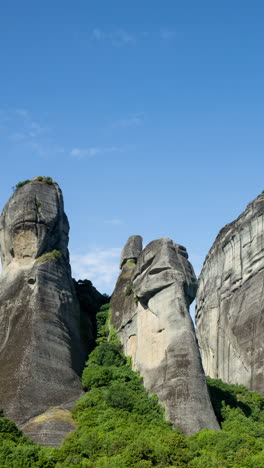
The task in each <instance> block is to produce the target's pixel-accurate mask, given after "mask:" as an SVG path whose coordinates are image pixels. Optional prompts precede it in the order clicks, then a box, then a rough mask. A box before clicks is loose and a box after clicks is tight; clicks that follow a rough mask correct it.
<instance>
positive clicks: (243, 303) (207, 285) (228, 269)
mask: <svg viewBox="0 0 264 468" xmlns="http://www.w3.org/2000/svg"><path fill="white" fill-rule="evenodd" d="M196 324H197V334H198V339H199V345H200V348H201V355H202V360H203V365H204V368H205V371H206V373H207V374H208V375H210V376H211V377H213V378H221V379H222V380H224V381H225V382H229V383H238V384H243V385H245V386H247V387H248V388H250V389H252V390H255V391H258V392H261V393H264V347H263V335H264V195H263V194H261V195H260V196H258V197H257V198H256V199H255V200H253V201H252V202H251V203H249V205H248V206H247V208H246V210H245V211H244V212H243V213H242V214H241V215H240V216H239V217H238V218H237V219H236V220H235V221H233V222H232V223H230V224H227V225H226V226H225V227H224V228H223V229H222V230H221V231H220V232H219V234H218V236H217V238H216V240H215V242H214V244H213V246H212V247H211V249H210V251H209V254H208V255H207V257H206V260H205V262H204V265H203V269H202V272H201V275H200V278H199V288H198V293H197V306H196Z"/></svg>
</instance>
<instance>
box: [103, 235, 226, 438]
mask: <svg viewBox="0 0 264 468" xmlns="http://www.w3.org/2000/svg"><path fill="white" fill-rule="evenodd" d="M131 246H132V247H131ZM141 246H142V239H141V237H140V236H132V237H130V238H129V240H128V243H127V244H126V246H125V247H124V249H123V252H122V256H121V268H122V270H121V273H120V275H119V278H118V280H117V284H116V288H115V291H114V293H113V295H112V299H111V304H112V314H111V322H112V324H113V325H114V326H115V328H116V329H117V331H118V335H119V337H120V339H121V342H122V344H123V347H124V351H125V354H126V355H128V356H131V357H132V361H133V366H134V368H135V369H136V370H138V371H139V372H140V374H141V375H142V377H143V379H144V385H145V387H146V388H147V389H148V390H149V391H150V393H156V394H157V395H158V397H159V401H160V402H161V403H163V404H164V406H165V408H166V413H167V417H168V419H169V420H170V421H172V422H173V424H174V426H175V427H178V428H180V429H182V430H183V431H184V432H185V434H188V435H189V434H192V433H194V432H197V431H199V430H200V429H202V428H205V427H208V428H211V429H218V423H217V421H216V418H215V415H214V412H213V409H212V406H211V402H210V398H209V395H208V390H207V386H206V381H205V376H204V372H203V368H202V365H201V359H200V354H199V350H198V345H197V341H196V336H195V331H194V327H193V323H192V320H191V317H190V315H189V305H190V303H191V302H192V301H193V299H194V297H195V293H196V288H197V282H196V277H195V274H194V271H193V268H192V266H191V264H190V263H189V261H188V254H187V252H186V249H185V247H182V246H180V245H178V244H175V243H173V242H172V241H171V240H170V239H168V238H162V239H158V240H155V241H153V242H151V243H150V244H148V245H147V246H146V247H145V248H144V249H143V250H141V251H140V248H141ZM127 252H128V253H127Z"/></svg>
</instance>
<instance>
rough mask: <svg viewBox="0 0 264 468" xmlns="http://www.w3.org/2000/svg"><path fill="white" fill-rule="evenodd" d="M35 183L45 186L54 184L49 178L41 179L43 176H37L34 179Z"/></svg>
mask: <svg viewBox="0 0 264 468" xmlns="http://www.w3.org/2000/svg"><path fill="white" fill-rule="evenodd" d="M35 180H36V181H37V182H44V183H45V184H49V185H52V184H54V180H53V179H52V178H51V177H43V176H38V177H36V179H35Z"/></svg>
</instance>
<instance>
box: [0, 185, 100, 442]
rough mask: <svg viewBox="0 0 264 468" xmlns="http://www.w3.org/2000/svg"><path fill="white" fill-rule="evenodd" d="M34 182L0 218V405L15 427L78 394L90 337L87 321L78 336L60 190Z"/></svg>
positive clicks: (77, 310)
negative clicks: (0, 265) (0, 266)
mask: <svg viewBox="0 0 264 468" xmlns="http://www.w3.org/2000/svg"><path fill="white" fill-rule="evenodd" d="M38 179H39V178H35V179H33V180H32V181H30V182H29V183H27V184H25V185H24V186H22V187H20V188H18V189H17V190H16V191H15V193H14V194H13V196H12V197H11V198H10V200H9V201H8V203H7V205H6V206H5V208H4V210H3V213H2V215H1V218H0V246H1V259H2V268H3V270H2V275H1V278H0V369H1V374H0V406H1V407H2V408H3V409H4V412H5V415H6V416H7V417H8V418H10V419H13V420H14V421H15V422H16V423H17V424H18V425H19V426H20V427H22V428H24V427H25V428H26V425H27V423H28V422H29V420H31V419H32V418H34V417H36V416H38V415H40V414H41V413H43V412H44V411H46V410H47V409H48V408H50V407H54V406H60V405H62V404H63V403H64V402H67V401H69V400H72V401H74V400H76V399H77V398H78V397H79V396H80V394H81V392H82V390H81V383H80V375H81V371H82V369H83V366H84V362H85V359H86V356H87V348H86V344H85V343H87V342H88V341H90V342H91V341H92V340H93V339H94V330H93V326H92V323H91V321H90V320H89V317H88V318H87V317H86V318H85V320H86V322H85V323H86V331H85V332H83V331H82V333H81V330H80V328H81V327H80V324H81V323H83V320H84V318H83V317H82V314H81V309H80V306H79V301H78V299H77V296H76V290H75V287H74V284H73V281H72V279H71V269H70V265H69V255H68V248H67V245H68V231H69V224H68V220H67V217H66V215H65V213H64V209H63V199H62V194H61V190H60V189H59V187H58V185H57V184H56V183H53V182H50V181H49V180H46V179H45V178H42V180H41V181H39V180H38ZM62 410H63V409H62ZM53 430H54V434H56V426H54V427H53ZM66 433H67V430H66ZM64 435H66V434H65V433H64ZM60 439H61V428H59V429H58V443H59V442H60ZM35 440H37V441H40V442H41V440H39V439H38V436H37V435H36V437H35ZM54 441H55V444H56V435H54Z"/></svg>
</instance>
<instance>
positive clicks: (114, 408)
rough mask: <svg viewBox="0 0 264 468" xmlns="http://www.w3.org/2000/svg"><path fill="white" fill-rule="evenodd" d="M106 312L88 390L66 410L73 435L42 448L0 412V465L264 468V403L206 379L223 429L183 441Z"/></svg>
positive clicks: (87, 375)
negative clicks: (59, 443)
mask: <svg viewBox="0 0 264 468" xmlns="http://www.w3.org/2000/svg"><path fill="white" fill-rule="evenodd" d="M109 314H110V309H109V305H107V304H106V305H103V306H102V307H101V309H100V311H99V312H98V313H97V329H98V334H97V345H96V347H95V349H94V350H93V351H92V352H91V354H90V356H89V359H88V361H87V364H86V367H85V369H84V372H83V377H82V383H83V388H84V390H85V391H86V393H85V395H84V396H82V397H81V398H80V400H79V401H78V402H77V404H76V405H75V407H74V408H73V411H72V413H73V417H74V418H75V420H76V422H77V424H78V428H77V430H76V431H75V432H73V433H71V434H69V435H68V436H67V437H66V439H65V440H64V443H63V444H62V446H61V447H58V448H50V447H40V446H39V445H37V444H35V443H34V442H32V441H30V440H29V439H28V438H27V437H26V436H25V435H24V434H23V433H22V432H21V431H20V430H19V429H18V428H17V427H16V425H15V424H14V423H13V422H12V421H9V420H8V419H6V418H5V417H4V415H3V412H1V414H0V466H1V468H31V467H39V468H134V467H135V468H150V467H158V468H176V467H177V468H181V467H182V468H183V467H188V468H231V467H232V468H263V466H264V398H263V397H262V396H261V395H260V394H258V393H255V392H250V391H248V390H247V389H246V388H245V387H243V386H236V385H227V384H225V383H223V382H222V381H221V380H213V379H210V378H208V386H209V391H210V395H211V399H212V403H213V406H214V409H215V412H216V415H217V418H218V420H219V422H220V424H221V427H222V430H221V431H210V430H207V429H204V430H202V431H200V432H199V433H197V434H195V435H192V436H190V437H185V436H184V435H183V434H182V433H181V432H180V431H178V430H175V429H173V428H172V426H171V424H170V423H169V422H168V421H166V418H165V413H164V409H163V408H162V407H161V406H160V405H159V404H158V400H157V397H156V396H155V395H151V396H150V395H148V393H147V392H146V390H145V389H144V386H143V383H142V379H141V377H140V376H139V374H138V373H136V372H134V371H133V370H132V367H131V362H130V360H129V359H127V358H126V357H125V356H124V354H123V352H122V348H121V345H120V342H119V340H118V338H117V336H116V333H115V330H114V329H113V328H112V327H111V326H110V325H109Z"/></svg>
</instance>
